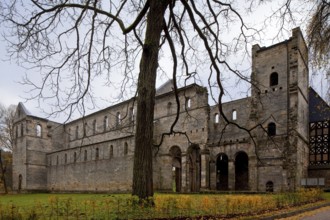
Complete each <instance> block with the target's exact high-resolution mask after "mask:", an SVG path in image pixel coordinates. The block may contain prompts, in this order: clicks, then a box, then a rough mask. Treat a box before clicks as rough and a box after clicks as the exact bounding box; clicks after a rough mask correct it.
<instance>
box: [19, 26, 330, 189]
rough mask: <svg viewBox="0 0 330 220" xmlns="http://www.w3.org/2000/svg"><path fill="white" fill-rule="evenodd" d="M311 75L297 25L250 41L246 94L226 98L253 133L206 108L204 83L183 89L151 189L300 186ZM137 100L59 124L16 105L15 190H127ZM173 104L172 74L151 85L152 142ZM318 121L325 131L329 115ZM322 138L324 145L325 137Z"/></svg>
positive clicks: (229, 110) (228, 110)
mask: <svg viewBox="0 0 330 220" xmlns="http://www.w3.org/2000/svg"><path fill="white" fill-rule="evenodd" d="M308 75H309V71H308V50H307V47H306V44H305V41H304V39H303V36H302V34H301V31H300V29H299V28H296V29H294V30H292V36H291V37H290V39H288V40H286V41H283V42H280V43H278V44H275V45H272V46H269V47H260V46H259V45H254V46H253V48H252V73H251V79H252V80H253V82H254V83H253V85H252V87H251V97H247V98H244V99H239V100H234V101H231V102H227V103H223V104H222V107H223V110H224V112H225V115H226V117H227V118H228V119H230V120H231V121H232V122H234V123H236V124H238V125H240V126H242V127H244V128H246V130H249V131H250V132H247V131H246V130H243V129H240V128H238V127H237V126H236V125H234V124H226V123H225V121H224V120H223V118H222V117H221V115H220V114H219V108H218V106H217V105H214V106H210V105H209V102H208V91H207V89H206V88H205V87H202V86H200V85H197V84H192V85H188V86H186V87H183V88H180V89H179V93H178V96H179V99H180V105H181V108H180V113H179V114H180V117H179V121H178V123H177V124H176V126H175V131H180V133H176V134H172V135H170V136H166V137H165V139H164V141H163V142H162V145H161V146H160V147H159V148H155V154H154V155H155V156H154V158H153V168H154V173H153V175H154V176H153V180H154V189H155V190H159V191H172V190H175V191H178V192H198V191H200V190H230V191H234V190H236V191H262V192H264V191H276V192H278V191H289V190H290V191H291V190H295V189H297V188H298V187H300V184H301V180H302V179H304V178H307V177H308V176H309V174H308V168H309V163H310V161H309V158H310V156H309V154H310V149H309V117H310V116H309V111H310V109H309V108H310V106H309V93H310V90H309V86H308V80H309V79H308ZM134 104H135V102H134V98H132V99H130V100H127V101H124V102H121V103H118V104H116V105H113V106H110V107H108V108H106V109H103V110H100V111H98V112H95V113H93V114H90V115H88V116H85V117H83V118H79V119H76V120H74V121H71V122H69V123H66V124H59V123H56V122H52V121H49V120H47V119H43V118H40V117H37V116H33V115H31V114H30V113H29V111H28V110H27V109H26V108H25V107H24V105H23V104H22V103H20V104H19V105H18V108H17V111H16V116H15V117H16V118H15V137H16V138H15V145H14V150H13V188H14V190H17V191H63V192H64V191H70V192H72V191H79V192H84V191H89V192H125V191H130V190H131V188H132V186H131V185H132V176H133V154H134V131H135V111H136V106H135V105H134ZM328 107H329V106H327V105H326V107H325V108H328ZM176 109H177V108H176V101H175V95H174V92H173V91H172V82H171V81H169V82H167V83H166V84H164V85H163V86H161V87H160V88H158V90H157V95H156V104H155V116H154V141H155V143H159V142H160V139H161V136H162V134H163V133H165V132H168V131H169V128H170V126H171V124H172V122H173V121H174V119H175V117H176V113H177V112H176ZM324 120H325V121H327V122H328V127H325V132H328V133H329V118H327V117H324ZM326 129H327V130H326ZM325 143H327V148H328V147H329V140H328V139H327V142H326V141H325ZM324 146H326V145H324ZM313 175H315V176H316V177H320V176H318V175H321V174H320V173H317V172H313ZM322 175H323V174H322ZM323 176H324V175H323ZM323 176H322V177H323ZM329 176H330V175H329Z"/></svg>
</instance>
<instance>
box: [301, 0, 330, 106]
mask: <svg viewBox="0 0 330 220" xmlns="http://www.w3.org/2000/svg"><path fill="white" fill-rule="evenodd" d="M317 3H318V4H317V5H316V9H315V10H314V11H313V13H312V18H311V20H310V22H309V24H308V28H307V39H308V44H309V48H310V51H311V54H312V56H311V57H312V61H313V62H312V64H314V67H317V68H319V69H323V70H324V71H325V74H326V77H327V79H328V83H329V84H328V89H327V97H326V98H327V101H328V103H329V104H330V1H328V0H321V1H317Z"/></svg>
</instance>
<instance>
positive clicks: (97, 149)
mask: <svg viewBox="0 0 330 220" xmlns="http://www.w3.org/2000/svg"><path fill="white" fill-rule="evenodd" d="M99 157H100V152H99V148H96V151H95V160H98V159H99Z"/></svg>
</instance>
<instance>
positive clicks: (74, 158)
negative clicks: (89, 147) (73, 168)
mask: <svg viewBox="0 0 330 220" xmlns="http://www.w3.org/2000/svg"><path fill="white" fill-rule="evenodd" d="M76 161H77V153H76V152H74V153H73V162H74V163H75V162H76Z"/></svg>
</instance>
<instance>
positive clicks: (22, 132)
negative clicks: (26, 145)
mask: <svg viewBox="0 0 330 220" xmlns="http://www.w3.org/2000/svg"><path fill="white" fill-rule="evenodd" d="M21 136H23V123H21Z"/></svg>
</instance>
